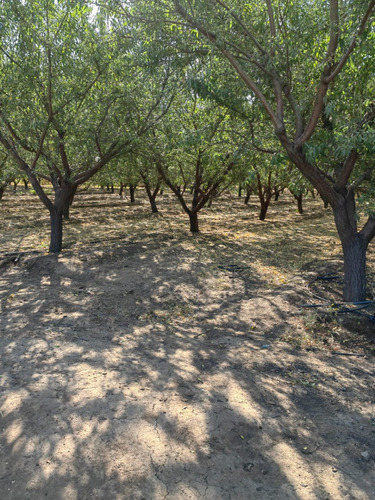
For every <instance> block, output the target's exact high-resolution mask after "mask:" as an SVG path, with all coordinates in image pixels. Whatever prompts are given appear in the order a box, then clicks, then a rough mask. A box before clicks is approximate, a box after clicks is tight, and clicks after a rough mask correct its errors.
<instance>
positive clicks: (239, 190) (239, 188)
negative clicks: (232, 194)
mask: <svg viewBox="0 0 375 500" xmlns="http://www.w3.org/2000/svg"><path fill="white" fill-rule="evenodd" d="M241 196H242V184H239V185H238V197H239V198H241Z"/></svg>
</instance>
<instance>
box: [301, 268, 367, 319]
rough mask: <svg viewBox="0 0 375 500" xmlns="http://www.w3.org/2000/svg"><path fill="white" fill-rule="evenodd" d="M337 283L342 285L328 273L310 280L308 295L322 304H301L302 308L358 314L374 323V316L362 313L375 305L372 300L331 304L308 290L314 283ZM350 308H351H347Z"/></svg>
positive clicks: (340, 280) (337, 277) (333, 274)
mask: <svg viewBox="0 0 375 500" xmlns="http://www.w3.org/2000/svg"><path fill="white" fill-rule="evenodd" d="M318 280H320V281H337V282H340V283H342V282H343V280H342V279H341V278H340V276H337V275H335V273H328V274H324V275H318V276H316V277H315V278H314V279H312V280H311V281H310V282H309V283H308V285H307V288H308V291H309V293H310V294H311V295H312V296H313V297H315V298H316V299H319V300H321V301H323V303H322V304H303V305H302V307H304V308H319V307H332V308H335V309H336V311H335V312H337V313H338V314H345V313H353V314H358V315H360V316H364V317H365V318H367V319H369V320H370V321H373V322H375V314H373V315H371V314H367V313H365V312H362V311H363V310H364V309H367V308H368V307H370V306H373V305H375V301H374V300H362V301H357V302H332V301H330V300H328V299H327V298H326V297H320V296H319V295H317V294H315V293H313V292H312V291H311V290H310V287H311V285H312V284H313V283H315V282H316V281H318ZM348 306H352V307H348Z"/></svg>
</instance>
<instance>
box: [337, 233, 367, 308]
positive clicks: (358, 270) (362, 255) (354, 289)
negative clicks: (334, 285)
mask: <svg viewBox="0 0 375 500" xmlns="http://www.w3.org/2000/svg"><path fill="white" fill-rule="evenodd" d="M341 244H342V249H343V252H344V301H346V302H361V301H362V300H366V249H367V247H366V244H365V241H364V239H363V237H362V236H361V235H360V234H357V235H356V236H355V238H354V239H352V238H349V239H348V241H341Z"/></svg>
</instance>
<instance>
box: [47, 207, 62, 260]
mask: <svg viewBox="0 0 375 500" xmlns="http://www.w3.org/2000/svg"><path fill="white" fill-rule="evenodd" d="M50 221H51V241H50V245H49V251H50V252H53V253H59V252H61V250H62V234H63V214H62V213H60V211H58V210H56V208H55V207H53V208H52V209H51V210H50Z"/></svg>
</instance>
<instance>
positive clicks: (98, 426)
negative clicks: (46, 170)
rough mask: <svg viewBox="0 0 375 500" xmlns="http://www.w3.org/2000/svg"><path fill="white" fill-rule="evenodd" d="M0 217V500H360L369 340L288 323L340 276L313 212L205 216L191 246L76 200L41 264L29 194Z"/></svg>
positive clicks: (316, 315)
mask: <svg viewBox="0 0 375 500" xmlns="http://www.w3.org/2000/svg"><path fill="white" fill-rule="evenodd" d="M0 211H1V222H0V224H1V226H0V227H1V234H0V243H1V248H0V249H1V253H0V300H1V312H0V313H1V316H0V321H1V323H0V355H1V364H0V377H1V378H0V381H1V382H0V424H1V425H0V430H1V437H0V458H1V460H0V498H1V499H2V500H15V499H16V500H21V499H22V500H28V499H30V500H39V499H42V498H46V499H51V500H57V499H61V500H83V499H105V500H109V499H111V500H120V499H131V500H133V499H134V500H141V499H145V500H148V499H157V500H159V499H176V500H190V499H191V500H193V499H206V500H229V499H232V500H241V499H244V500H245V499H251V500H252V499H255V500H257V499H298V500H310V499H311V500H313V499H318V500H321V499H330V500H331V499H332V500H333V499H337V500H339V499H340V500H341V499H347V500H349V499H350V500H365V499H375V406H374V403H375V390H374V389H375V377H374V375H375V369H374V359H375V358H374V352H375V324H374V323H373V322H371V321H370V319H369V317H365V316H363V315H359V314H339V313H338V312H337V311H336V310H335V309H334V308H331V309H332V310H328V311H327V310H321V308H304V307H302V306H304V305H312V304H316V303H319V300H318V299H317V297H316V295H318V296H321V295H324V294H328V295H329V294H331V295H329V297H331V296H332V294H335V293H337V292H336V291H335V290H334V287H333V288H332V289H330V288H329V287H330V283H328V282H327V283H326V282H323V281H322V282H319V281H318V280H315V281H313V280H314V279H315V278H316V277H317V276H318V275H321V274H324V273H328V272H334V273H336V272H337V273H338V274H340V272H341V249H340V245H339V242H338V240H337V239H336V236H335V230H334V227H333V224H332V220H331V219H332V216H331V214H330V213H329V212H327V211H325V210H324V209H323V207H322V203H321V201H319V200H309V201H308V203H307V204H306V213H305V215H303V216H300V215H298V214H297V213H296V211H295V208H294V206H293V205H292V204H291V200H290V199H289V198H287V197H284V198H282V199H281V200H280V201H279V202H278V203H277V204H275V203H274V205H273V206H271V207H270V213H269V216H268V220H267V221H266V222H264V223H261V222H259V221H257V218H256V200H255V199H254V200H252V202H251V204H250V206H248V207H245V206H244V205H243V201H242V200H239V199H237V198H234V196H233V197H232V199H231V200H229V199H227V200H225V201H224V202H223V203H221V202H220V201H219V200H218V201H216V203H214V205H213V207H212V208H211V209H207V210H206V211H205V212H204V213H203V214H202V217H201V230H202V234H200V235H198V236H195V237H193V236H191V235H190V234H189V233H188V220H187V217H186V216H185V215H184V214H183V213H181V211H180V209H179V208H178V206H177V205H176V204H175V202H174V201H173V199H172V198H171V197H170V196H164V197H163V199H162V200H161V201H160V212H161V214H160V215H153V214H151V213H150V210H149V207H148V205H147V202H146V200H145V199H144V198H143V194H142V198H141V195H140V194H138V198H137V202H136V204H135V205H130V203H129V200H128V199H125V200H120V199H119V197H118V195H110V194H107V193H100V192H99V191H97V192H92V191H87V192H84V193H80V194H79V195H78V197H77V200H76V202H75V204H74V205H73V208H72V218H71V221H69V223H67V224H66V227H65V235H64V246H65V248H64V251H63V252H62V253H61V254H59V255H49V254H47V252H46V249H47V248H48V217H47V213H46V212H45V210H44V209H43V207H42V206H41V205H40V203H39V202H38V201H37V200H36V199H34V198H33V197H32V196H31V195H29V194H24V193H22V192H19V193H16V194H12V193H10V192H8V193H7V194H6V195H5V197H4V200H3V201H2V202H1V205H0ZM372 253H373V247H372V249H370V250H369V257H370V263H369V277H370V283H369V285H370V286H369V289H370V293H372V290H373V288H372V287H373V281H372V280H373V276H374V274H373V272H374V270H375V265H374V259H373V256H372ZM330 276H332V275H330ZM328 281H329V280H328ZM309 284H310V286H309ZM323 298H324V297H323ZM330 300H333V299H332V298H331V299H330ZM366 314H367V316H369V315H371V314H372V315H374V314H375V311H374V310H372V311H371V310H369V311H368V310H366Z"/></svg>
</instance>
